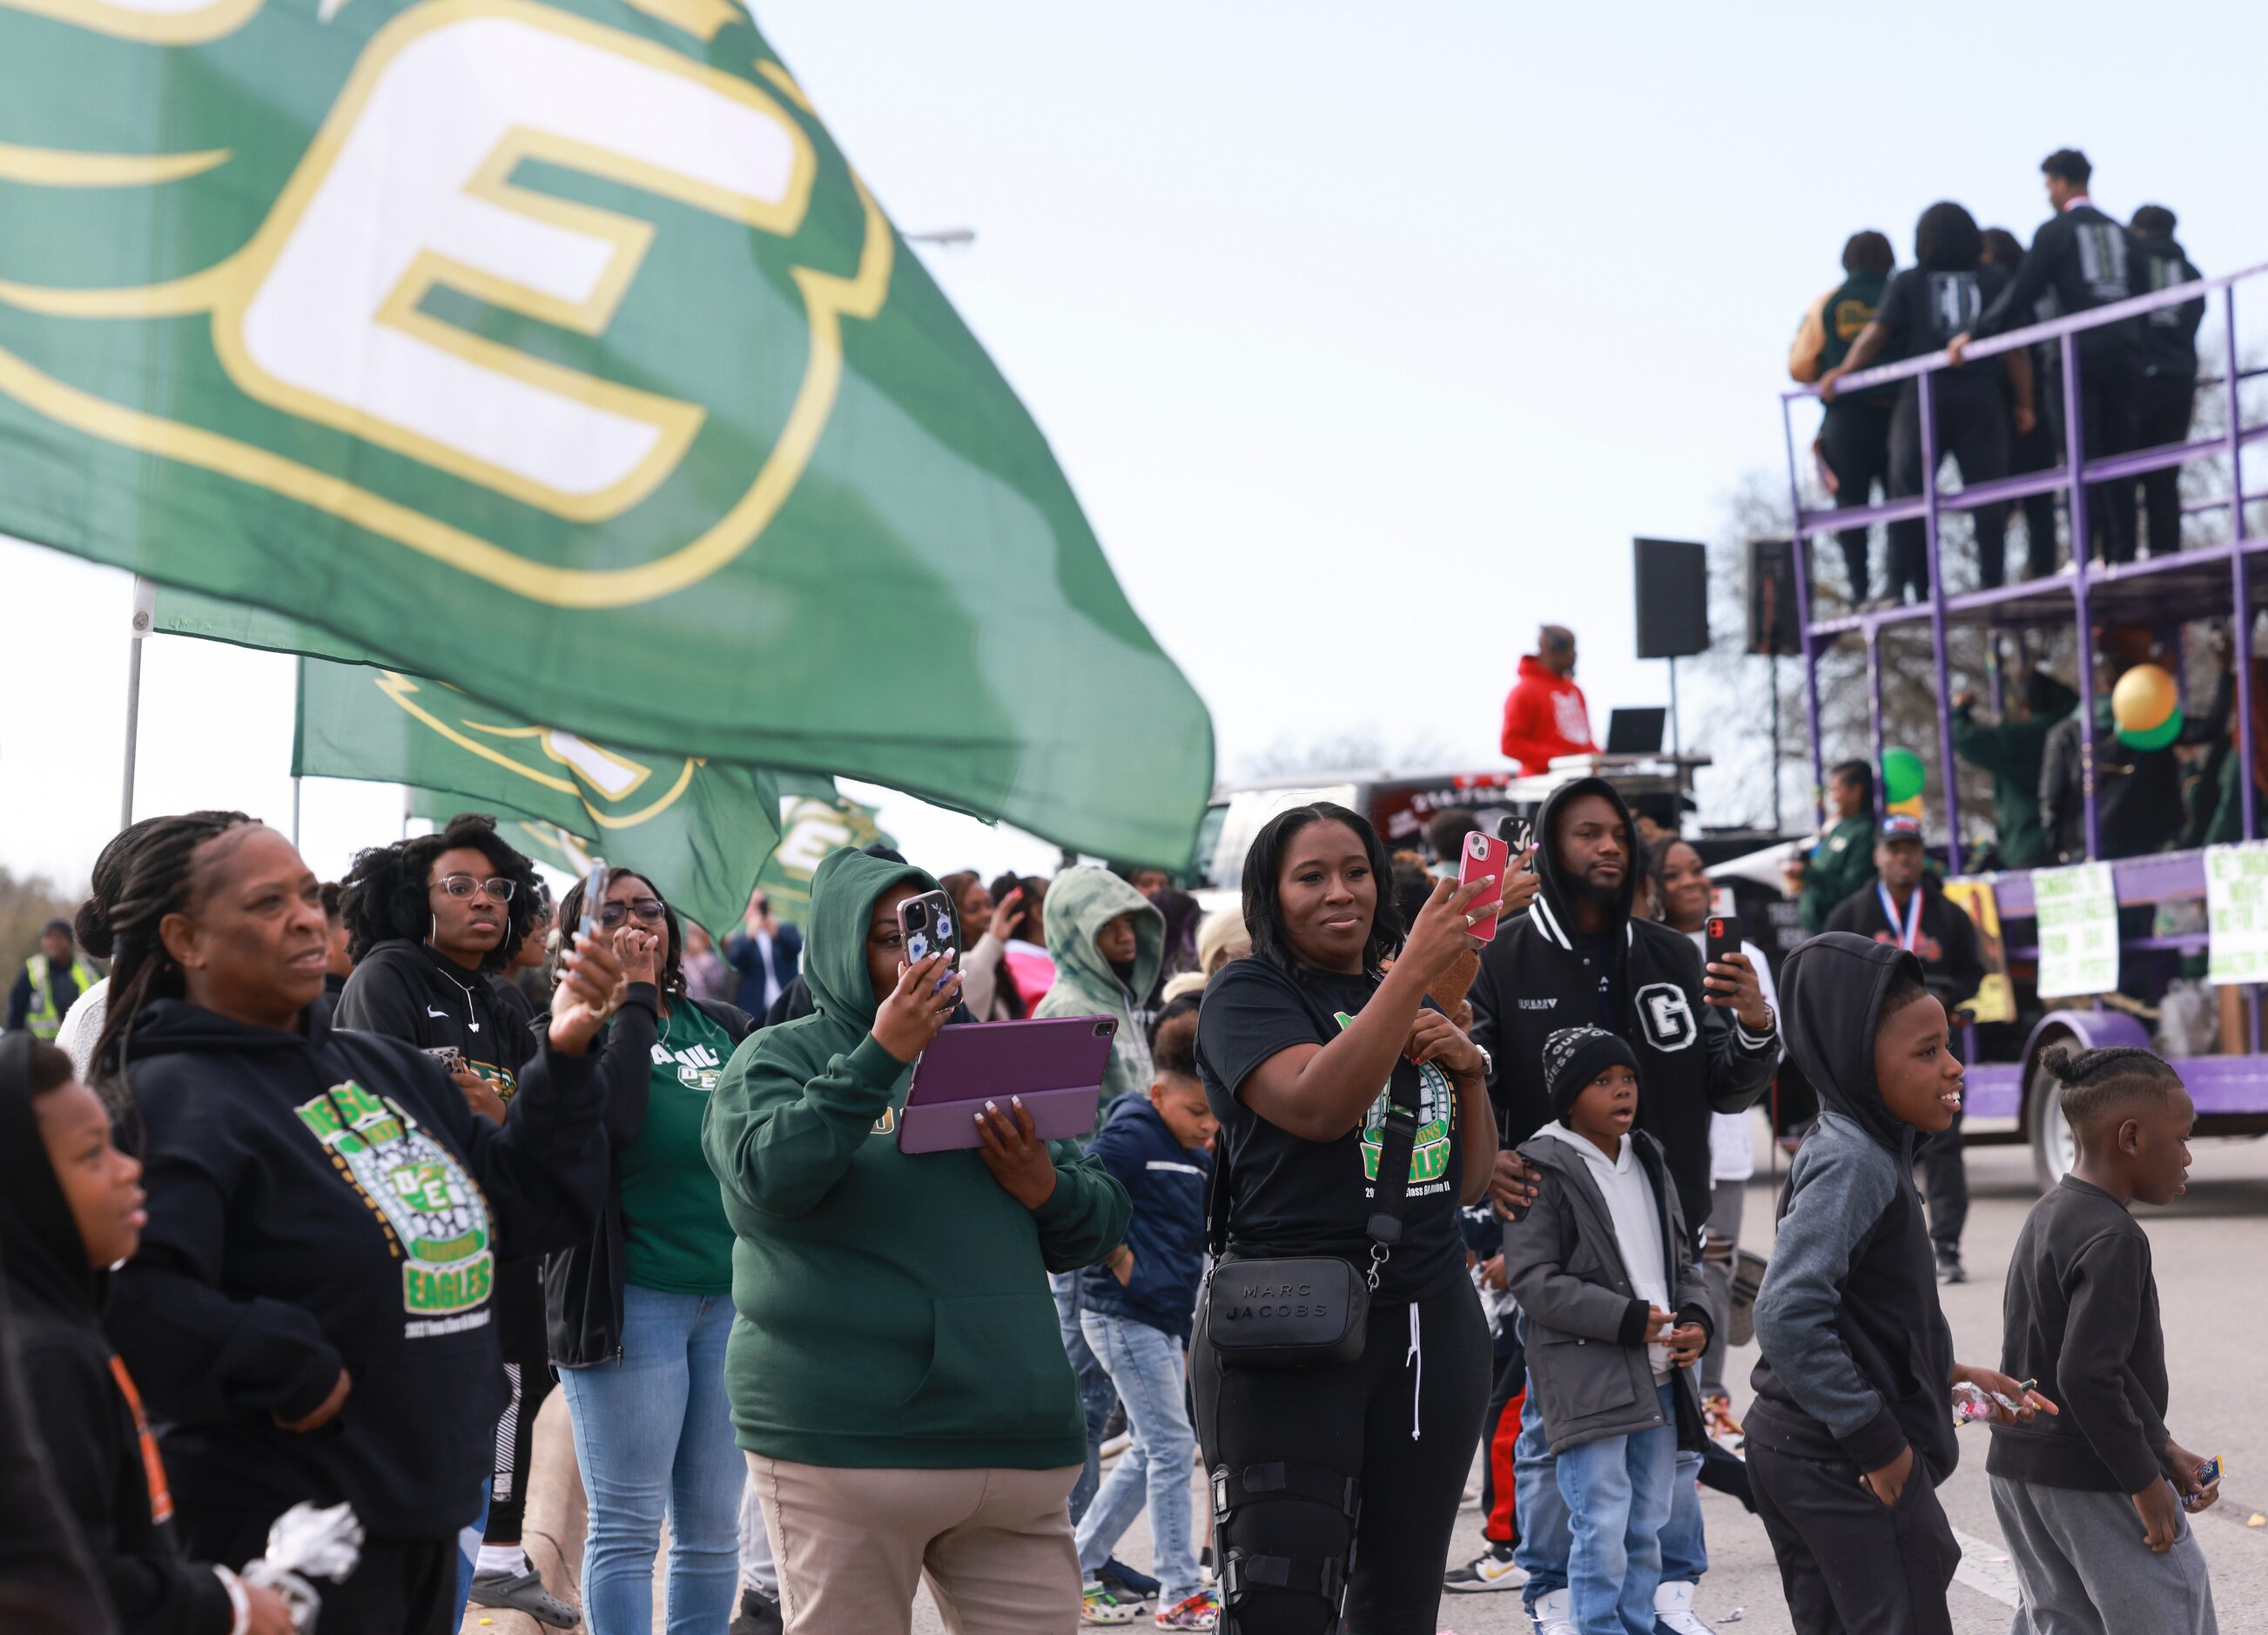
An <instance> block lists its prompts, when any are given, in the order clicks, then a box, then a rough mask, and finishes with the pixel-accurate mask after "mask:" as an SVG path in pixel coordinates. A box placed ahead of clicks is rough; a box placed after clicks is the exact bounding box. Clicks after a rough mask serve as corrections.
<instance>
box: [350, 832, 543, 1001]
mask: <svg viewBox="0 0 2268 1635" xmlns="http://www.w3.org/2000/svg"><path fill="white" fill-rule="evenodd" d="M460 848H468V849H470V850H472V851H477V852H479V853H480V854H481V855H482V857H484V858H487V859H488V860H489V866H490V868H492V869H494V870H495V871H496V877H497V879H498V880H510V881H511V882H512V901H511V902H507V903H505V904H504V940H503V941H502V942H499V943H498V944H497V946H495V947H493V948H491V949H490V950H489V952H488V955H487V957H486V958H485V959H483V960H482V961H481V968H482V970H484V971H500V970H502V969H504V967H505V966H507V965H509V964H511V963H512V956H513V955H514V954H518V953H519V945H520V944H521V943H523V942H525V941H527V933H528V931H529V929H530V928H531V927H532V926H534V924H535V923H536V921H537V920H538V919H540V918H541V917H542V912H543V902H544V899H543V895H542V894H543V880H542V877H541V876H540V875H539V874H537V873H536V872H535V865H534V864H533V863H530V862H529V861H528V860H527V858H525V857H522V856H521V855H520V854H519V852H517V851H513V850H512V846H511V845H510V844H509V843H507V842H506V841H505V840H504V837H503V836H501V835H499V834H497V823H496V820H495V819H494V818H492V817H490V816H489V815H488V814H486V813H484V812H460V813H459V814H457V815H456V816H454V817H453V818H451V819H450V820H449V821H448V823H447V824H446V826H445V827H443V828H441V829H437V830H435V831H434V832H433V833H432V834H431V835H420V836H417V837H416V839H415V840H397V841H395V842H394V843H393V844H392V845H390V846H373V847H372V848H371V849H370V850H369V851H364V852H359V853H357V855H356V857H355V860H354V866H353V867H352V868H350V869H349V870H348V871H347V877H346V879H345V880H343V881H342V882H341V884H342V886H343V887H345V891H344V894H343V895H342V898H341V900H340V903H339V911H340V913H341V914H342V916H343V917H344V918H345V920H346V926H347V957H348V958H349V959H350V960H352V961H354V962H355V963H356V964H357V965H359V964H361V963H362V961H363V960H364V958H365V956H366V955H367V954H369V953H370V951H371V950H372V948H375V947H376V946H378V945H379V943H381V942H393V941H397V940H404V941H409V942H420V943H422V942H423V941H424V940H425V939H427V938H428V937H430V936H431V935H432V934H433V904H432V899H431V897H430V896H429V895H428V892H429V889H430V887H429V886H428V883H427V880H426V876H428V875H429V874H431V873H432V872H433V859H434V858H438V857H439V856H440V855H441V854H442V853H443V852H445V851H457V850H459V849H460Z"/></svg>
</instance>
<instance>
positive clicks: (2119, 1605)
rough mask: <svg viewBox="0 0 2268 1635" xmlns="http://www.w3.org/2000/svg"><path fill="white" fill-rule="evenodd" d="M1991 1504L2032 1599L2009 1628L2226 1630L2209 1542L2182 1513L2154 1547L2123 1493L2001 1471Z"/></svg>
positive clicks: (2025, 1631)
mask: <svg viewBox="0 0 2268 1635" xmlns="http://www.w3.org/2000/svg"><path fill="white" fill-rule="evenodd" d="M1992 1509H1993V1511H1994V1513H1996V1514H1997V1515H1999V1518H2000V1532H2001V1534H2002V1536H2004V1537H2006V1538H2007V1541H2008V1554H2009V1556H2010V1557H2011V1558H2013V1559H2014V1562H2015V1564H2016V1580H2017V1582H2018V1583H2019V1584H2021V1585H2022V1587H2023V1592H2024V1604H2023V1606H2022V1607H2021V1609H2018V1611H2017V1613H2016V1621H2015V1623H2014V1624H2011V1625H2010V1626H2009V1635H2132V1632H2133V1631H2139V1630H2147V1631H2150V1635H2220V1621H2219V1620H2218V1619H2217V1618H2215V1617H2214V1616H2213V1581H2212V1580H2211V1579H2210V1578H2209V1577H2208V1576H2207V1575H2206V1572H2205V1551H2204V1550H2200V1549H2198V1542H2197V1535H2196V1534H2195V1533H2194V1532H2192V1531H2191V1529H2190V1520H2189V1518H2188V1517H2187V1516H2183V1517H2182V1518H2181V1519H2180V1521H2178V1522H2177V1523H2176V1529H2177V1530H2176V1533H2175V1535H2174V1544H2173V1548H2172V1549H2170V1550H2168V1551H2166V1553H2165V1554H2164V1555H2162V1556H2159V1555H2153V1554H2152V1553H2151V1552H2150V1550H2149V1548H2148V1547H2147V1545H2145V1544H2144V1543H2142V1520H2141V1518H2140V1516H2139V1515H2137V1514H2136V1513H2135V1510H2134V1501H2133V1500H2132V1499H2129V1498H2127V1497H2126V1495H2124V1493H2081V1492H2076V1491H2073V1490H2071V1489H2069V1488H2062V1487H2042V1486H2040V1485H2038V1484H2036V1483H2031V1482H2015V1481H2011V1480H2010V1479H2009V1478H2007V1477H1999V1476H1996V1477H1992Z"/></svg>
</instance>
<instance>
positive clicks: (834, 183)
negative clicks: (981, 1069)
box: [0, 0, 1212, 865]
mask: <svg viewBox="0 0 2268 1635" xmlns="http://www.w3.org/2000/svg"><path fill="white" fill-rule="evenodd" d="M0 110H4V126H5V129H4V130H0V137H4V147H0V160H4V164H0V532H6V533H11V534H18V535H20V536H21V537H23V538H26V539H29V540H34V541H40V542H43V543H46V544H48V545H52V546H55V547H56V548H57V549H63V550H66V551H70V552H72V553H74V554H76V555H79V556H87V557H91V558H92V559H94V560H97V561H100V562H107V563H114V564H115V565H118V566H120V567H124V568H129V569H131V570H133V571H136V572H138V573H142V574H144V575H146V576H148V577H149V578H152V579H155V580H157V581H158V582H160V583H161V584H165V585H176V586H187V587H192V588H195V589H199V590H203V591H206V592H209V593H213V594H215V595H218V596H221V597H224V598H226V599H227V600H231V601H237V602H247V603H251V604H254V605H255V606H258V607H261V608H269V609H271V610H273V611H276V612H277V613H281V614H284V615H287V616H289V617H291V618H293V619H297V620H301V621H305V622H310V623H313V624H315V625H319V626H320V627H321V628H322V629H324V630H328V631H330V632H333V633H335V635H336V636H338V637H341V638H342V639H343V640H344V641H345V642H346V643H347V644H350V647H349V651H350V652H357V653H364V654H368V655H371V656H374V657H379V658H382V659H384V660H385V661H386V662H387V664H389V665H390V666H392V667H394V668H396V669H398V670H400V671H401V673H403V674H416V675H432V676H439V677H444V678H446V680H447V681H450V682H451V683H452V684H453V685H455V686H458V687H460V688H461V689H463V690H464V691H465V692H466V693H467V694H468V695H469V696H473V697H475V698H486V699H505V700H513V701H517V702H518V703H519V704H520V706H521V707H522V708H523V709H526V710H529V711H540V712H541V715H542V716H543V718H545V719H547V720H549V721H553V722H556V723H557V724H558V725H562V726H563V727H566V728H570V729H572V730H573V731H575V732H578V733H583V734H585V735H586V736H588V737H590V738H592V739H594V740H599V741H602V742H605V743H608V744H612V745H619V746H623V747H626V748H632V749H638V750H643V751H646V752H650V753H651V754H652V755H653V756H654V757H656V758H657V759H668V758H670V757H673V756H674V757H677V758H679V759H682V758H685V757H689V756H701V757H708V758H711V759H713V760H716V761H720V762H722V761H732V762H739V763H741V764H743V765H751V766H775V767H793V768H800V769H804V770H811V771H815V772H824V773H830V774H832V773H839V774H842V775H844V776H848V777H862V778H871V779H873V780H875V781H878V782H881V783H886V784H889V785H891V786H892V787H894V788H897V789H902V790H905V791H908V792H912V793H917V794H920V795H924V796H926V797H928V798H930V799H934V800H937V801H939V802H941V803H943V804H946V805H948V806H957V807H960V808H962V809H964V810H968V811H973V812H976V813H980V814H987V815H991V816H997V817H1001V818H1005V819H1007V820H1009V821H1013V822H1015V823H1018V824H1020V825H1022V826H1023V827H1025V828H1027V829H1031V830H1033V831H1035V832H1036V833H1038V834H1041V835H1043V836H1048V837H1049V838H1050V839H1053V840H1056V841H1058V842H1060V843H1064V844H1067V845H1071V846H1074V847H1078V848H1080V849H1083V850H1086V851H1094V852H1097V853H1101V854H1105V855H1108V856H1111V857H1114V858H1126V859H1129V860H1135V861H1145V862H1155V863H1160V864H1167V865H1180V864H1182V862H1184V861H1185V860H1186V858H1188V856H1189V851H1190V849H1191V845H1192V843H1193V840H1194V837H1195V835H1196V830H1197V821H1198V819H1199V817H1200V815H1201V814H1202V813H1203V811H1204V805H1205V800H1206V798H1207V795H1208V792H1209V785H1210V783H1211V773H1212V731H1211V721H1210V718H1208V717H1207V715H1206V713H1205V711H1204V706H1203V705H1202V703H1199V701H1198V700H1197V696H1196V694H1195V693H1194V692H1193V691H1192V690H1191V689H1190V687H1189V683H1188V682H1187V681H1185V680H1184V679H1183V678H1182V674H1180V672H1179V671H1178V670H1177V669H1176V668H1175V666H1174V665H1173V663H1172V662H1171V661H1170V660H1169V659H1167V658H1166V657H1165V655H1164V654H1163V653H1162V652H1160V650H1159V647H1158V645H1157V644H1156V642H1155V641H1154V640H1153V639H1152V637H1151V635H1150V633H1149V631H1148V630H1146V629H1145V627H1144V625H1143V623H1142V622H1141V620H1140V619H1139V618H1138V616H1137V615H1136V614H1135V613H1134V610H1133V609H1132V608H1131V607H1130V605H1129V604H1128V602H1127V600H1126V598H1125V595H1124V593H1123V592H1122V591H1121V589H1120V588H1119V586H1118V583H1117V581H1116V578H1114V577H1113V576H1112V574H1111V571H1110V569H1109V566H1108V563H1106V562H1105V561H1104V559H1103V556H1102V553H1101V549H1100V548H1099V546H1098V545H1097V543H1096V541H1095V539H1094V534H1093V532H1092V530H1091V529H1090V528H1089V527H1088V525H1087V522H1086V518H1085V516H1084V515H1083V514H1082V512H1081V511H1080V508H1079V503H1078V500H1077V498H1076V497H1074V496H1073V494H1072V492H1071V486H1070V484H1069V482H1067V481H1066V480H1065V478H1064V474H1063V472H1062V471H1061V470H1060V468H1058V467H1057V464H1056V460H1055V458H1054V456H1053V454H1052V453H1051V452H1050V451H1049V447H1048V445H1047V441H1046V439H1045V438H1044V437H1043V436H1042V434H1041V431H1040V430H1039V428H1038V426H1037V425H1036V424H1035V423H1034V421H1033V419H1032V417H1031V416H1030V415H1029V414H1028V413H1027V411H1026V409H1025V408H1024V406H1023V405H1022V403H1021V402H1020V401H1018V399H1017V397H1016V395H1015V394H1014V393H1013V391H1012V390H1011V389H1010V388H1009V387H1008V385H1007V383H1006V382H1005V380H1004V379H1002V378H1001V376H1000V374H999V372H998V370H997V369H996V368H995V367H994V365H993V364H992V362H991V360H990V358H989V357H987V356H986V355H985V352H984V350H983V348H982V347H981V346H979V345H978V344H977V342H976V340H975V338H974V337H973V336H972V335H970V334H969V332H968V328H966V327H965V326H964V325H963V324H962V323H961V320H960V318H959V317H958V315H957V314H956V313H954V310H953V308H952V306H950V305H949V304H948V303H947V302H946V299H945V298H944V296H943V295H942V294H941V293H940V292H939V290H938V289H937V287H936V285H935V284H932V282H931V280H930V278H929V276H927V274H926V273H925V272H924V270H923V269H922V266H921V264H920V262H919V261H917V259H916V258H915V257H914V256H913V255H912V254H909V252H908V251H907V250H906V249H905V247H904V246H903V245H902V243H901V242H900V240H899V239H898V238H897V236H896V234H895V232H894V231H893V230H892V228H891V225H890V224H889V222H888V221H887V218H886V217H884V215H883V213H882V211H881V210H880V207H879V206H878V205H877V204H876V203H875V201H874V200H873V197H872V195H870V194H869V193H868V192H867V191H866V189H865V187H864V186H863V185H862V184H861V183H860V181H859V179H858V175H857V174H856V173H854V172H853V170H852V169H851V166H850V164H849V162H848V161H847V160H846V159H845V158H844V157H843V152H842V151H841V150H839V149H838V148H837V147H836V144H835V141H834V139H833V138H832V136H830V135H829V134H828V129H827V128H826V127H825V125H823V124H822V123H821V122H820V120H819V118H818V117H817V115H816V114H814V111H813V109H812V107H811V106H810V104H809V103H808V101H807V100H806V98H805V96H804V94H803V92H802V90H801V89H800V88H799V86H798V85H797V84H796V82H795V81H794V79H793V78H792V77H790V75H789V74H788V72H787V70H786V69H785V68H784V67H783V66H782V64H781V63H780V62H779V61H778V59H777V56H776V55H774V54H773V52H772V51H771V49H770V47H769V46H767V45H766V43H765V41H764V40H763V38H762V35H761V34H760V33H758V32H757V31H756V28H755V26H754V24H753V23H752V22H751V21H750V19H749V18H747V15H746V14H745V13H744V12H742V11H740V10H738V9H737V8H736V6H735V5H734V4H733V3H732V0H559V3H558V4H534V3H533V0H423V3H422V4H416V3H412V0H351V3H350V4H349V3H346V0H178V3H176V0H0Z"/></svg>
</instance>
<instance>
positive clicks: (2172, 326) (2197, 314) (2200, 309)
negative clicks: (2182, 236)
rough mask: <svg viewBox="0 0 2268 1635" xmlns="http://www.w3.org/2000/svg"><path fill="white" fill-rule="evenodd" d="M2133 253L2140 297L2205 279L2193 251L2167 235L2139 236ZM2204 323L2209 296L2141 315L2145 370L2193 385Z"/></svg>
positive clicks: (2145, 234) (2137, 289)
mask: <svg viewBox="0 0 2268 1635" xmlns="http://www.w3.org/2000/svg"><path fill="white" fill-rule="evenodd" d="M2133 238H2134V254H2135V256H2136V257H2137V258H2138V260H2139V261H2140V263H2141V265H2140V269H2139V276H2138V277H2137V278H2136V279H2135V281H2134V283H2135V291H2134V292H2135V293H2136V294H2137V295H2154V294H2156V293H2157V292H2158V291H2161V290H2170V289H2172V288H2173V287H2174V286H2175V285H2176V284H2194V283H2195V282H2196V281H2197V280H2198V279H2199V278H2202V277H2204V276H2205V275H2204V274H2203V273H2201V272H2199V271H2198V269H2197V268H2196V267H2195V266H2194V265H2193V264H2191V261H2190V257H2189V252H2188V251H2186V250H2184V249H2183V248H2182V247H2181V243H2180V241H2179V240H2177V239H2176V238H2175V237H2174V236H2173V234H2171V233H2169V232H2158V233H2139V232H2138V233H2136V234H2134V235H2133ZM2204 322H2205V297H2203V296H2199V297H2198V298H2197V299H2195V300H2194V301H2183V302H2182V303H2181V304H2180V305H2179V306H2161V307H2159V308H2157V309H2156V310H2155V311H2154V312H2147V313H2143V314H2142V372H2143V373H2144V374H2146V375H2158V376H2161V377H2163V378H2165V379H2171V380H2181V379H2186V380H2189V381H2191V382H2195V380H2196V379H2197V372H2198V353H2197V335H2198V326H2199V325H2201V324H2203V323H2204Z"/></svg>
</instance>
